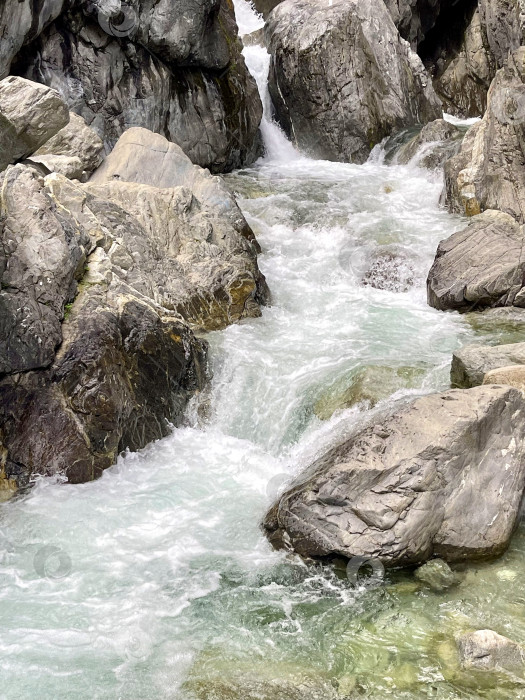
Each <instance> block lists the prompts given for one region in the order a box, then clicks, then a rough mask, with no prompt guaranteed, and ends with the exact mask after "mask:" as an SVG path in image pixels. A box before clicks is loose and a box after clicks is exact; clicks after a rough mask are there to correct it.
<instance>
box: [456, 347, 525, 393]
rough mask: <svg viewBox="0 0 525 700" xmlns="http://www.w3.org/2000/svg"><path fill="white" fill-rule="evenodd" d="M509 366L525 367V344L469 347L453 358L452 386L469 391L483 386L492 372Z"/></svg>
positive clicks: (458, 352)
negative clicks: (474, 387) (486, 377)
mask: <svg viewBox="0 0 525 700" xmlns="http://www.w3.org/2000/svg"><path fill="white" fill-rule="evenodd" d="M509 365H525V343H512V344H510V345H494V346H492V345H467V346H465V347H464V348H461V349H460V350H456V352H455V353H454V355H453V356H452V368H451V371H450V381H451V384H452V386H455V387H460V388H465V389H468V388H469V387H473V386H479V385H480V384H483V381H484V378H485V376H486V375H487V373H490V372H491V371H492V370H497V369H501V368H502V367H508V366H509ZM495 383H499V382H495Z"/></svg>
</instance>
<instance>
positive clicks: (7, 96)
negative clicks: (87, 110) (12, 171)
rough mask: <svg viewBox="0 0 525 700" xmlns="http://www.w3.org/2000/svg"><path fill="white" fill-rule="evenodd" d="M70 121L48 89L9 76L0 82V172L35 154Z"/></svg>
mask: <svg viewBox="0 0 525 700" xmlns="http://www.w3.org/2000/svg"><path fill="white" fill-rule="evenodd" d="M68 122H69V110H68V109H67V107H66V104H65V103H64V101H63V99H62V98H61V96H60V95H59V94H58V92H56V90H52V89H51V88H48V87H45V86H44V85H39V84H38V83H33V82H32V81H30V80H24V79H23V78H17V77H15V76H9V77H8V78H4V79H3V80H2V81H0V172H1V171H2V170H4V169H5V168H6V167H7V165H9V163H15V162H16V161H18V160H21V159H22V158H24V157H25V156H28V155H30V154H31V153H34V152H35V151H36V150H37V149H38V148H40V146H42V145H43V144H44V143H45V142H46V141H47V140H48V139H50V138H51V137H52V136H54V135H55V134H56V133H57V132H58V131H60V129H62V128H63V127H64V126H66V124H67V123H68Z"/></svg>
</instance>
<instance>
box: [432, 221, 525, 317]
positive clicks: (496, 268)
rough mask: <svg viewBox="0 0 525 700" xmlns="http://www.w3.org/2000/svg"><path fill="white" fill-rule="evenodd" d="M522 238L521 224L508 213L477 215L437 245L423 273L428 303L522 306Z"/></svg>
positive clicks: (524, 301) (455, 306)
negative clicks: (426, 278)
mask: <svg viewBox="0 0 525 700" xmlns="http://www.w3.org/2000/svg"><path fill="white" fill-rule="evenodd" d="M524 242H525V229H524V227H523V226H520V225H519V224H518V223H517V222H516V221H515V220H514V219H513V218H512V217H511V216H509V215H508V214H504V213H502V212H499V211H486V212H484V213H483V214H480V215H479V216H476V217H475V218H474V219H473V220H472V223H471V224H470V225H469V226H467V228H465V229H463V230H462V231H458V232H457V233H454V234H452V236H450V237H449V238H447V239H446V240H444V241H442V242H441V243H440V244H439V247H438V250H437V253H436V259H435V261H434V264H433V265H432V268H431V269H430V272H429V274H428V280H427V296H428V303H429V304H430V306H433V307H434V308H436V309H441V310H446V309H455V310H457V311H472V310H473V309H477V308H482V307H487V306H511V305H515V306H525V292H524V291H523V284H524V281H525V251H524V245H523V244H524Z"/></svg>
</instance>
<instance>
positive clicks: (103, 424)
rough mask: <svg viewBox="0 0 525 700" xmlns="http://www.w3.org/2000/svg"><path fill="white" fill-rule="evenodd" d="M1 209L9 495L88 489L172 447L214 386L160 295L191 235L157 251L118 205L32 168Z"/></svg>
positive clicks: (1, 393)
mask: <svg viewBox="0 0 525 700" xmlns="http://www.w3.org/2000/svg"><path fill="white" fill-rule="evenodd" d="M116 184H118V183H116ZM123 184H125V183H123ZM180 189H182V188H180ZM159 192H164V190H159ZM177 194H178V193H177V192H176V191H172V198H171V200H170V204H171V205H172V206H173V207H174V208H175V211H177V206H179V209H180V207H181V206H182V208H183V209H184V207H186V212H190V211H191V207H190V204H191V192H190V193H189V194H187V193H184V192H183V193H181V197H182V203H181V202H177V199H176V197H177ZM1 202H2V204H1V212H0V214H1V218H2V220H3V221H4V228H3V232H2V241H3V245H2V246H0V250H6V252H7V256H6V259H5V260H2V264H1V265H0V272H1V278H2V279H1V282H2V290H1V292H0V303H1V304H2V307H3V310H4V313H2V324H3V325H4V326H7V327H6V328H3V329H2V330H3V332H2V339H4V338H5V339H6V341H5V342H4V343H3V344H2V345H1V346H0V361H1V365H0V373H1V374H0V425H1V426H2V434H1V435H0V442H1V444H0V455H2V460H3V470H2V476H1V477H0V482H1V481H2V480H3V481H5V482H8V483H12V482H14V483H15V484H16V485H17V486H22V485H25V484H26V483H28V481H29V480H30V479H31V478H33V477H34V476H35V475H37V474H45V475H49V474H57V473H59V474H64V475H65V476H66V478H67V479H68V480H69V481H71V482H81V481H87V480H89V479H93V478H95V477H97V476H99V475H100V474H101V472H102V470H103V469H105V468H106V467H109V466H110V465H111V464H113V463H114V461H115V459H116V457H117V456H118V454H119V453H120V452H121V451H122V450H124V449H126V448H129V449H133V450H135V449H139V448H141V447H144V446H145V445H146V444H147V443H148V442H150V441H151V440H154V439H157V438H160V437H162V436H164V435H166V434H167V433H168V432H169V429H170V424H177V423H179V422H180V420H181V419H182V415H183V412H184V409H185V407H186V405H187V403H188V401H189V400H190V398H191V397H192V396H194V395H195V393H196V392H197V391H199V390H200V389H201V388H202V387H203V386H204V383H205V381H206V366H205V359H206V346H205V343H203V342H201V341H199V340H197V339H196V338H195V336H194V335H193V333H192V331H191V330H190V328H189V326H188V325H187V323H185V322H184V320H183V318H182V316H181V315H180V314H177V312H176V310H175V309H174V308H173V306H170V304H169V303H168V301H167V300H166V301H165V297H166V296H167V294H166V292H165V291H163V290H162V289H161V288H160V286H161V284H160V282H161V280H162V275H163V273H165V270H166V265H167V263H164V264H163V260H164V258H169V257H170V249H169V245H170V244H172V245H173V246H174V248H175V250H176V249H177V243H178V239H177V236H176V231H177V230H178V228H179V227H180V226H181V225H182V224H181V222H180V221H174V222H173V229H174V230H172V231H167V230H164V231H158V232H156V233H157V235H156V237H155V235H154V234H155V232H154V231H153V230H152V228H149V229H148V228H147V227H146V226H141V224H140V222H139V220H138V219H136V218H135V217H134V216H133V215H132V214H130V213H129V212H128V211H125V210H124V209H122V208H120V207H119V206H118V205H116V204H114V203H113V202H111V201H108V200H107V199H101V198H100V197H96V196H94V195H93V194H91V193H89V192H87V191H86V190H85V189H83V188H82V187H81V186H80V185H75V184H73V183H71V182H70V181H69V180H67V179H66V178H64V177H61V176H59V175H56V174H53V175H50V176H48V177H46V178H45V179H44V178H42V177H41V176H40V174H39V173H38V171H37V170H35V169H33V168H31V167H28V166H23V165H17V166H14V167H11V168H8V170H7V172H6V173H5V175H4V178H3V186H2V199H1ZM198 216H199V213H191V214H188V217H189V218H190V217H194V218H195V222H194V223H195V235H197V230H198V225H199V221H198ZM187 225H188V224H187ZM170 232H171V233H172V237H171V239H169V237H168V233H170ZM11 242H12V245H11ZM172 254H173V255H174V253H172ZM171 274H172V275H176V274H178V275H179V276H181V272H180V270H179V269H178V268H177V261H176V260H173V261H172V269H171ZM187 284H188V285H189V282H188V283H187ZM163 301H165V303H164V304H163V303H162V302H163ZM31 370H32V371H31ZM2 375H3V376H2Z"/></svg>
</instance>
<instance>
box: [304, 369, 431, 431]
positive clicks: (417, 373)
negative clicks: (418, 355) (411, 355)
mask: <svg viewBox="0 0 525 700" xmlns="http://www.w3.org/2000/svg"><path fill="white" fill-rule="evenodd" d="M424 375H425V370H424V369H422V368H421V367H388V366H384V367H383V366H381V365H368V366H366V367H361V368H359V369H357V370H356V371H355V372H352V373H351V374H350V376H349V377H345V378H344V380H342V381H340V382H337V384H336V385H334V386H333V387H331V388H330V389H329V390H328V391H326V392H325V393H324V394H323V395H322V396H321V397H320V398H319V399H318V400H317V401H316V403H315V406H314V413H315V415H316V416H317V417H318V418H320V419H321V420H329V419H330V418H331V417H332V416H333V414H334V413H335V412H336V411H340V410H344V409H346V408H351V407H352V406H355V405H356V404H359V403H365V404H367V405H368V406H369V407H373V406H375V405H376V404H377V403H378V402H379V401H381V400H382V399H386V398H387V397H388V396H391V395H392V394H394V393H395V392H396V391H399V390H400V389H415V388H417V387H418V386H419V385H420V382H421V379H422V378H423V376H424Z"/></svg>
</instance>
